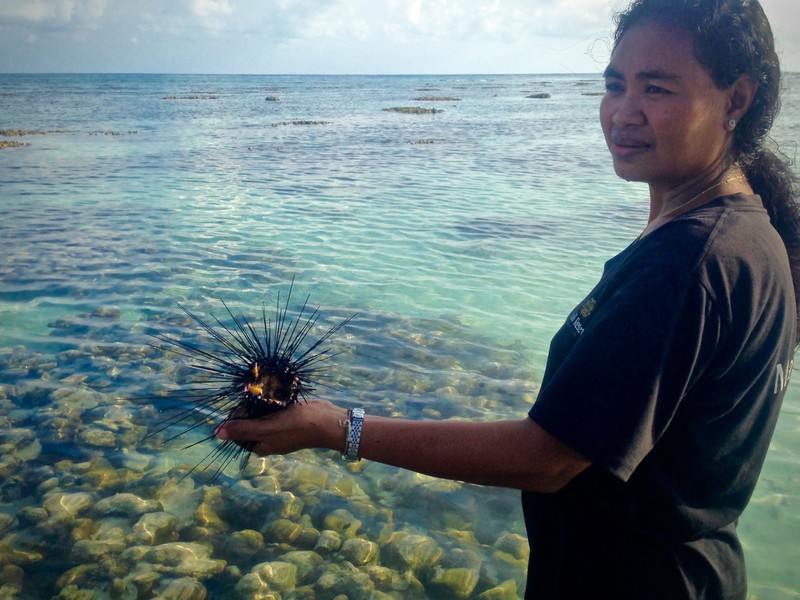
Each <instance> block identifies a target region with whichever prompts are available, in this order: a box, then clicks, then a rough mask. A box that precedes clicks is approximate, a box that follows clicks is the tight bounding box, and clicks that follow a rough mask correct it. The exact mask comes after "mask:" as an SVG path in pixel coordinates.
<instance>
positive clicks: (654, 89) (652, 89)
mask: <svg viewBox="0 0 800 600" xmlns="http://www.w3.org/2000/svg"><path fill="white" fill-rule="evenodd" d="M646 91H647V93H648V94H669V90H666V89H664V88H662V87H660V86H657V85H648V86H647V90H646Z"/></svg>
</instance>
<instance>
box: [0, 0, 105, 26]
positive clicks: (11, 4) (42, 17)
mask: <svg viewBox="0 0 800 600" xmlns="http://www.w3.org/2000/svg"><path fill="white" fill-rule="evenodd" d="M107 6H108V0H25V1H24V2H20V1H19V0H0V21H2V22H10V23H21V24H30V25H38V26H46V27H56V28H61V27H81V28H90V29H92V28H95V27H97V26H98V25H99V22H100V19H101V17H102V16H103V14H104V13H105V11H106V8H107Z"/></svg>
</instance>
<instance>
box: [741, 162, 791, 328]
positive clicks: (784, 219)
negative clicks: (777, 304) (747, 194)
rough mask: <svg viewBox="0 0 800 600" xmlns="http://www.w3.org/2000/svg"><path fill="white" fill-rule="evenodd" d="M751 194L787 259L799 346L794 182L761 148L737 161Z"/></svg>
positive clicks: (785, 168)
mask: <svg viewBox="0 0 800 600" xmlns="http://www.w3.org/2000/svg"><path fill="white" fill-rule="evenodd" d="M739 162H740V164H741V166H742V169H743V171H744V173H745V175H746V176H747V179H748V181H749V182H750V185H751V186H752V188H753V190H754V191H755V193H757V194H758V195H759V196H761V201H762V202H763V203H764V208H766V209H767V212H768V213H769V218H770V221H771V222H772V226H773V227H775V229H776V230H777V231H778V233H779V234H780V236H781V239H782V240H783V243H784V245H785V246H786V253H787V254H788V255H789V267H790V269H791V272H792V283H793V285H794V295H795V299H796V302H797V315H798V321H797V334H798V335H797V339H798V340H799V342H798V343H800V205H799V204H798V202H797V197H798V194H797V192H798V179H797V176H796V175H795V174H794V173H793V172H792V170H791V168H790V166H789V162H788V160H787V159H783V158H782V157H780V156H778V155H777V154H775V153H774V152H772V151H771V150H769V149H766V148H764V147H763V146H762V147H761V148H759V149H758V150H757V151H755V152H752V153H751V154H750V156H742V157H740V159H739Z"/></svg>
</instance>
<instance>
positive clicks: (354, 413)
mask: <svg viewBox="0 0 800 600" xmlns="http://www.w3.org/2000/svg"><path fill="white" fill-rule="evenodd" d="M363 423H364V409H363V408H354V409H352V410H350V411H348V414H347V441H346V443H345V447H344V454H342V458H343V459H345V460H346V461H347V462H358V461H359V460H361V458H360V457H359V456H358V446H359V444H360V443H361V426H362V425H363Z"/></svg>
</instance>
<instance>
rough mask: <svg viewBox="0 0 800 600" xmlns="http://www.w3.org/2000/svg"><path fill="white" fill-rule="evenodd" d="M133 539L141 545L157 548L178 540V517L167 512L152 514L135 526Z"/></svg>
mask: <svg viewBox="0 0 800 600" xmlns="http://www.w3.org/2000/svg"><path fill="white" fill-rule="evenodd" d="M132 539H133V540H134V541H136V542H138V543H140V544H147V545H148V546H155V545H158V544H164V543H167V542H174V541H176V540H177V539H178V517H176V516H175V515H171V514H169V513H167V512H152V513H148V514H146V515H142V517H141V518H140V519H139V520H138V521H137V522H136V524H135V525H134V526H133V533H132Z"/></svg>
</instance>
